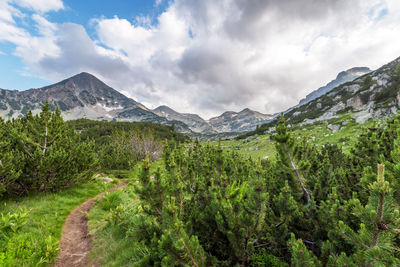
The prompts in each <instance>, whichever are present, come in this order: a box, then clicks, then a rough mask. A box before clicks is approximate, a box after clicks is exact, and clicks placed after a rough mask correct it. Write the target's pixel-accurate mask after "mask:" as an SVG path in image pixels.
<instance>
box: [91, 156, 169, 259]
mask: <svg viewBox="0 0 400 267" xmlns="http://www.w3.org/2000/svg"><path fill="white" fill-rule="evenodd" d="M163 166H164V161H163V160H158V161H155V162H152V163H151V164H150V173H154V172H155V171H156V170H157V169H158V168H161V170H163ZM141 170H142V164H141V163H139V164H137V165H136V167H135V168H134V169H133V170H130V171H128V172H126V173H125V179H124V181H125V182H127V183H128V185H127V186H126V187H125V189H123V190H119V191H115V192H112V193H106V195H105V196H104V197H103V198H101V199H100V200H99V201H97V202H96V203H95V205H94V206H93V207H92V209H91V210H90V212H89V213H88V219H89V231H90V234H91V235H92V236H93V237H94V239H93V244H92V251H91V254H90V258H91V263H90V264H89V265H91V264H92V265H94V264H95V263H100V264H101V266H132V265H133V264H134V262H136V261H138V260H140V259H141V258H142V257H143V256H144V254H143V253H145V252H143V251H141V247H142V246H138V245H137V244H135V242H134V241H133V240H134V239H132V237H129V236H128V235H129V234H128V233H127V232H126V229H125V228H126V227H125V226H124V225H123V224H124V223H126V222H128V223H130V224H134V223H131V221H132V220H134V218H133V217H134V216H135V214H137V213H138V212H139V211H138V210H140V207H138V205H136V204H138V201H137V196H136V195H135V194H134V184H135V183H137V181H138V180H137V179H138V177H139V176H140V173H141ZM109 173H115V172H114V171H111V172H109ZM110 176H112V175H110ZM118 216H123V218H122V219H120V220H119V219H116V217H118ZM118 221H120V222H121V223H120V224H119V223H118Z"/></svg>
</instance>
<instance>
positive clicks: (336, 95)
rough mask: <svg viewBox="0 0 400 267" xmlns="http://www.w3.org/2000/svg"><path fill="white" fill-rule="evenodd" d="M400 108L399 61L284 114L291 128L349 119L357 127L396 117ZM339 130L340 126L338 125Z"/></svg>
mask: <svg viewBox="0 0 400 267" xmlns="http://www.w3.org/2000/svg"><path fill="white" fill-rule="evenodd" d="M399 106H400V57H399V58H397V59H396V60H394V61H392V62H390V63H388V64H386V65H384V66H382V67H381V68H379V69H377V70H375V71H372V72H370V73H368V74H365V75H363V76H361V77H359V78H356V79H355V80H353V81H351V82H347V83H344V84H341V85H339V86H337V87H335V88H334V89H332V90H331V91H330V92H329V93H327V94H325V95H322V96H320V97H318V98H316V99H314V100H311V101H310V102H308V103H306V104H304V105H302V106H298V107H295V108H293V109H291V110H290V111H288V112H287V113H286V114H285V117H286V118H287V121H288V122H289V123H292V124H299V123H300V124H311V123H314V122H317V121H325V122H332V121H334V120H337V119H340V118H341V117H343V116H345V115H349V116H350V118H351V119H352V120H354V121H355V122H357V123H363V122H365V121H367V120H368V119H370V118H381V117H386V116H391V115H393V114H396V113H397V111H398V109H399ZM338 126H339V127H340V125H338Z"/></svg>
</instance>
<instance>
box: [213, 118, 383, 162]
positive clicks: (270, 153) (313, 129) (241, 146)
mask: <svg viewBox="0 0 400 267" xmlns="http://www.w3.org/2000/svg"><path fill="white" fill-rule="evenodd" d="M375 123H380V121H378V120H369V121H368V122H366V123H364V124H357V123H355V121H354V120H353V119H352V118H351V117H350V115H348V114H347V115H344V116H342V117H340V118H337V119H332V120H329V121H328V123H322V122H321V123H316V124H313V125H304V126H296V127H293V128H289V130H290V131H291V134H292V136H293V137H294V138H296V139H299V140H301V139H303V138H306V140H308V142H310V143H313V144H315V145H316V146H317V147H322V145H323V144H326V143H331V144H338V145H339V146H340V147H341V148H342V149H343V151H344V152H346V153H348V152H349V151H350V148H351V147H353V146H354V144H355V142H356V141H357V137H358V136H359V135H360V134H361V133H362V132H363V130H364V129H365V128H367V127H370V126H371V125H373V124H375ZM329 124H332V125H340V129H339V130H338V131H336V132H333V131H332V130H330V129H329V128H328V125H329ZM270 138H271V134H264V135H258V136H252V137H250V138H247V139H243V140H225V141H222V142H221V146H222V148H223V149H228V150H233V151H237V152H238V153H240V154H242V155H243V156H246V157H251V158H253V159H258V158H260V159H263V158H266V157H268V158H269V159H271V160H274V159H275V157H276V151H275V144H274V141H272V140H270ZM210 144H212V145H215V146H217V145H218V142H210Z"/></svg>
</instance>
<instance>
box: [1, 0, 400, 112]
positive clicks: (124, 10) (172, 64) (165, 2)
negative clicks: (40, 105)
mask: <svg viewBox="0 0 400 267" xmlns="http://www.w3.org/2000/svg"><path fill="white" fill-rule="evenodd" d="M399 56H400V1H398V0H297V1H293V0H251V1H248V0H218V1H216V0H201V1H200V0H155V1H153V0H130V1H126V0H113V1H101V0H96V1H95V0H85V1H82V0H0V88H5V89H18V90H26V89H29V88H39V87H43V86H46V85H49V84H52V83H55V82H58V81H60V80H62V79H65V78H68V77H70V76H73V75H75V74H78V73H80V72H83V71H84V72H89V73H92V74H93V75H95V76H96V77H98V78H99V79H101V80H102V81H104V82H105V83H107V84H108V85H110V86H111V87H113V88H114V89H116V90H118V91H120V92H121V93H123V94H125V95H127V96H128V97H131V98H133V99H135V100H136V101H139V102H141V103H143V104H144V105H146V106H147V107H148V108H155V107H157V106H159V105H168V106H169V107H171V108H173V109H175V110H176V111H178V112H185V113H197V114H199V115H200V116H202V117H203V118H206V119H208V118H210V117H212V116H217V115H219V114H221V113H222V112H224V111H227V110H232V111H240V110H242V109H244V108H250V109H253V110H257V111H259V112H262V113H269V114H272V113H276V112H281V111H284V110H285V109H287V108H289V107H291V106H293V105H296V104H297V103H298V102H299V101H300V99H302V98H304V97H305V96H306V95H307V94H308V93H310V92H312V91H313V90H315V89H317V88H319V87H321V86H323V85H325V84H326V83H328V82H329V81H331V80H333V79H334V78H335V77H336V75H337V74H338V73H339V72H340V71H343V70H347V69H350V68H352V67H361V66H365V67H369V68H371V69H376V68H379V67H380V66H381V65H383V64H386V63H388V62H390V61H392V60H394V59H396V58H397V57H399Z"/></svg>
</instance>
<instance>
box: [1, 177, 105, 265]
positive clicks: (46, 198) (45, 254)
mask: <svg viewBox="0 0 400 267" xmlns="http://www.w3.org/2000/svg"><path fill="white" fill-rule="evenodd" d="M109 186H113V185H105V183H104V182H94V181H93V182H88V183H86V184H81V185H77V186H74V187H71V188H68V189H65V190H63V191H60V192H56V193H40V194H35V195H32V196H27V197H21V198H14V199H9V200H1V204H0V266H37V265H39V266H41V265H44V266H46V265H50V264H51V263H53V262H54V261H55V259H56V257H57V253H58V250H59V240H60V237H61V232H62V227H63V225H64V222H65V219H66V217H67V216H68V214H69V213H70V212H71V211H72V210H73V209H74V208H75V207H77V206H78V205H79V204H81V203H82V202H84V201H86V200H87V199H89V198H91V197H93V196H95V195H97V194H98V193H100V192H102V191H103V190H104V189H105V188H107V187H109Z"/></svg>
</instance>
